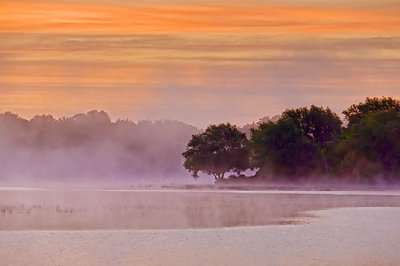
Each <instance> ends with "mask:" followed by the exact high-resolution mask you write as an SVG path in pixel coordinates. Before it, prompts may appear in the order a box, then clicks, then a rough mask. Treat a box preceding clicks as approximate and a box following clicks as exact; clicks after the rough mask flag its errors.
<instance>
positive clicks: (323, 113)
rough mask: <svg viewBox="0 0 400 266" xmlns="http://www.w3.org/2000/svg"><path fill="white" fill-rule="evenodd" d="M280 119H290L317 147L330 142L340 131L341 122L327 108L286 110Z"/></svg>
mask: <svg viewBox="0 0 400 266" xmlns="http://www.w3.org/2000/svg"><path fill="white" fill-rule="evenodd" d="M282 117H283V118H289V119H291V120H292V121H293V122H294V123H295V125H296V127H297V128H298V129H300V130H301V131H302V132H303V134H304V136H306V137H307V138H309V139H310V140H311V141H312V142H314V143H315V144H317V145H319V146H325V145H326V144H327V143H328V142H330V141H332V140H333V139H334V138H336V137H337V136H338V135H339V134H340V132H341V129H342V121H341V120H340V118H339V116H338V115H337V114H335V113H334V112H332V111H331V110H330V109H329V108H323V107H317V106H315V105H311V107H310V108H308V107H302V108H298V109H290V110H286V111H285V112H283V114H282Z"/></svg>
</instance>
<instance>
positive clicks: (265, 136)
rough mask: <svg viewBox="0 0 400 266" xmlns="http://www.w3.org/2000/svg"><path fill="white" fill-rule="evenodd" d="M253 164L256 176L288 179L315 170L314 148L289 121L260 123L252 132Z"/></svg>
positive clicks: (315, 154)
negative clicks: (270, 175) (277, 176)
mask: <svg viewBox="0 0 400 266" xmlns="http://www.w3.org/2000/svg"><path fill="white" fill-rule="evenodd" d="M251 146H252V150H253V164H254V166H255V167H258V168H259V175H266V174H273V175H281V176H285V177H289V178H291V179H293V178H297V177H300V176H305V175H307V174H309V173H310V172H311V171H313V170H314V169H315V168H316V164H317V160H318V158H317V147H316V145H315V144H314V143H313V142H312V141H310V139H309V138H307V137H306V136H305V135H304V134H303V132H302V131H301V130H300V129H299V128H298V127H297V126H296V124H295V122H294V121H293V120H292V119H289V118H287V117H285V118H281V119H279V120H278V121H277V122H276V123H274V122H266V123H261V124H260V125H259V127H258V128H256V129H253V130H252V135H251Z"/></svg>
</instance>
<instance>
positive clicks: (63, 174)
mask: <svg viewBox="0 0 400 266" xmlns="http://www.w3.org/2000/svg"><path fill="white" fill-rule="evenodd" d="M198 132H199V130H198V129H197V128H195V127H193V126H190V125H187V124H184V123H182V122H177V121H168V120H160V121H155V122H150V121H140V122H138V123H134V122H132V121H128V120H118V121H115V122H112V121H111V119H110V117H109V115H108V114H107V113H105V112H103V111H90V112H88V113H86V114H77V115H74V116H72V117H68V118H61V119H55V118H54V117H52V116H51V115H38V116H35V117H33V118H32V119H30V120H27V119H23V118H21V117H19V116H18V115H16V114H12V113H2V114H0V147H1V149H0V181H3V182H18V181H33V182H39V181H44V182H49V181H54V182H71V183H79V182H86V181H88V182H92V181H99V182H108V181H110V182H115V183H117V182H121V183H126V182H153V181H157V179H160V178H164V179H170V180H173V179H176V178H181V179H182V176H185V175H187V173H186V171H185V170H184V168H183V167H182V160H183V159H182V155H181V152H182V150H184V149H185V146H186V144H187V142H188V140H189V139H190V137H191V135H192V134H195V133H198Z"/></svg>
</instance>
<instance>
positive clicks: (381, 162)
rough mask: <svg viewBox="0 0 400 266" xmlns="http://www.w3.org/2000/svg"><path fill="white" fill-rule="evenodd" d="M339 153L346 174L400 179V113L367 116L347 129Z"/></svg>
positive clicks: (392, 112) (340, 164) (379, 112)
mask: <svg viewBox="0 0 400 266" xmlns="http://www.w3.org/2000/svg"><path fill="white" fill-rule="evenodd" d="M337 150H338V153H339V156H340V157H339V158H340V163H339V166H340V170H341V171H342V173H344V174H350V175H351V176H353V177H359V178H360V179H367V180H371V178H374V177H383V178H384V179H386V180H387V181H394V180H396V179H397V180H400V113H399V112H397V111H396V110H393V109H392V110H387V111H378V112H371V113H368V114H366V115H365V116H364V117H363V118H362V119H361V120H360V121H359V122H358V123H356V124H352V125H351V126H350V127H349V128H348V130H347V131H346V132H345V134H344V135H343V137H342V139H341V141H340V142H339V143H338V145H337Z"/></svg>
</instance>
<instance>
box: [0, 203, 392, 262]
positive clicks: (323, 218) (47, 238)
mask: <svg viewBox="0 0 400 266" xmlns="http://www.w3.org/2000/svg"><path fill="white" fill-rule="evenodd" d="M311 214H312V215H311V216H312V217H314V218H311V219H309V221H308V223H303V224H297V225H269V226H259V227H235V228H219V229H183V230H92V231H2V232H0V247H1V248H0V264H1V265H40V266H45V265H49V266H50V265H51V266H53V265H59V266H64V265H77V266H80V265H100V266H101V265H233V266H235V265H393V266H394V265H400V252H399V250H400V223H399V221H400V208H343V209H331V210H324V211H314V212H312V213H311ZM303 219H304V218H303Z"/></svg>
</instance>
